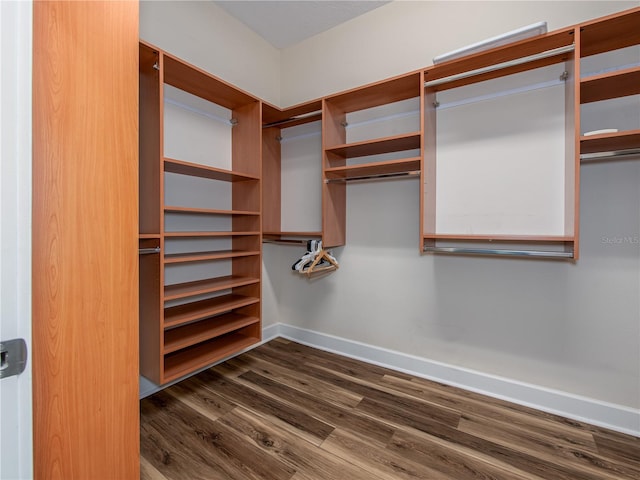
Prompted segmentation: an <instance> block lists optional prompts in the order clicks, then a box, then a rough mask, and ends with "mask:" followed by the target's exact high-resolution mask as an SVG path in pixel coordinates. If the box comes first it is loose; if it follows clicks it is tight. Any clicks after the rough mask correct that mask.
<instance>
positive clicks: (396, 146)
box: [326, 132, 420, 158]
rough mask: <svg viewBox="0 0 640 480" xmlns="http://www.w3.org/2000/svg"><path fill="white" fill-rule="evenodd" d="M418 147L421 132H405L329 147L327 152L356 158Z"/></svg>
mask: <svg viewBox="0 0 640 480" xmlns="http://www.w3.org/2000/svg"><path fill="white" fill-rule="evenodd" d="M417 148H420V132H413V133H404V134H401V135H393V136H391V137H384V138H376V139H374V140H365V141H362V142H354V143H345V144H342V145H336V146H335V147H331V148H327V149H326V152H327V153H333V154H336V155H339V156H341V157H344V158H356V157H364V156H367V155H378V154H382V153H392V152H402V151H405V150H413V149H417Z"/></svg>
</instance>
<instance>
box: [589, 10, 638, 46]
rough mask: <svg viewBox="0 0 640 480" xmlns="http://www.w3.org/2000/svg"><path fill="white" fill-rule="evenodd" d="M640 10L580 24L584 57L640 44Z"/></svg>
mask: <svg viewBox="0 0 640 480" xmlns="http://www.w3.org/2000/svg"><path fill="white" fill-rule="evenodd" d="M639 25H640V8H635V9H632V10H630V11H628V12H627V13H624V14H620V13H614V14H613V15H609V16H607V17H604V18H598V19H596V20H593V21H590V22H585V23H582V24H580V30H581V33H580V39H581V42H580V43H581V46H580V54H581V56H583V57H588V56H590V55H595V54H598V53H603V52H609V51H611V50H617V49H619V48H625V47H630V46H631V45H637V44H640V28H639V27H638V26H639Z"/></svg>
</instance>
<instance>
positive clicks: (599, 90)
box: [580, 26, 640, 103]
mask: <svg viewBox="0 0 640 480" xmlns="http://www.w3.org/2000/svg"><path fill="white" fill-rule="evenodd" d="M638 28H640V26H639V27H638ZM639 93H640V67H631V68H626V69H624V70H618V71H615V72H608V73H603V74H601V75H594V76H591V77H587V78H583V79H582V80H581V81H580V103H590V102H599V101H601V100H609V99H611V98H620V97H626V96H629V95H637V94H639Z"/></svg>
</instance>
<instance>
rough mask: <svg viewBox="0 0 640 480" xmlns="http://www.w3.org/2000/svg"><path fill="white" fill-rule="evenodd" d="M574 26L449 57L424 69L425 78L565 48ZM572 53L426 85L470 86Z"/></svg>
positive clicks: (442, 87)
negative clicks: (459, 56)
mask: <svg viewBox="0 0 640 480" xmlns="http://www.w3.org/2000/svg"><path fill="white" fill-rule="evenodd" d="M573 36H574V29H573V28H566V29H563V30H559V31H556V32H550V33H546V34H544V35H539V36H536V37H533V38H529V39H525V40H521V41H519V42H514V43H510V44H508V45H505V46H501V47H496V48H493V49H490V50H486V51H484V52H479V53H475V54H471V55H468V56H466V57H463V58H460V59H455V60H451V61H448V62H444V63H440V64H438V65H434V66H432V67H429V68H427V69H426V70H425V72H424V73H425V78H424V79H425V81H427V82H429V81H432V80H438V79H441V78H446V77H450V76H452V75H457V74H460V73H466V72H472V71H474V70H477V69H480V68H484V67H489V66H492V65H498V64H501V63H504V62H509V61H512V60H516V59H520V58H525V57H529V56H532V55H536V54H539V53H542V52H546V51H550V50H554V49H556V48H560V47H565V46H568V45H571V44H573V41H574V39H573ZM572 56H573V53H572V52H568V53H563V54H558V55H554V56H551V57H547V58H544V59H540V60H536V61H532V62H528V63H524V64H520V65H515V66H512V67H508V68H502V69H500V70H495V71H492V72H488V73H484V74H480V75H474V76H470V77H467V78H465V79H462V80H456V81H454V82H447V83H443V84H440V85H438V86H436V87H430V88H431V89H432V90H435V91H439V90H446V89H450V88H457V87H461V86H464V85H470V84H473V83H478V82H483V81H486V80H491V79H494V78H500V77H504V76H507V75H512V74H514V73H520V72H525V71H528V70H532V69H536V68H541V67H545V66H548V65H553V64H556V63H560V62H563V61H566V60H569V59H570V58H571V57H572Z"/></svg>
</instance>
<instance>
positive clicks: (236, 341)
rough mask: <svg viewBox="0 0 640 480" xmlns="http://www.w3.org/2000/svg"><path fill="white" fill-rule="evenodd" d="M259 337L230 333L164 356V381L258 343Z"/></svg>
mask: <svg viewBox="0 0 640 480" xmlns="http://www.w3.org/2000/svg"><path fill="white" fill-rule="evenodd" d="M259 341H260V339H259V338H258V337H251V336H247V335H243V334H241V333H228V334H226V335H224V336H222V337H217V338H214V339H212V340H207V341H205V342H203V343H200V344H198V345H196V346H194V347H191V348H186V349H184V350H180V351H178V352H175V353H172V354H169V355H167V356H165V358H164V382H165V383H166V382H169V381H171V380H175V379H177V378H180V377H182V376H184V375H186V374H188V373H189V372H193V371H194V370H197V369H199V368H202V367H206V366H207V365H211V364H212V363H215V362H216V361H218V360H221V359H223V358H225V357H228V356H230V355H233V354H234V353H237V352H239V351H240V350H243V349H245V348H248V347H250V346H251V345H254V344H256V343H258V342H259Z"/></svg>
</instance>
